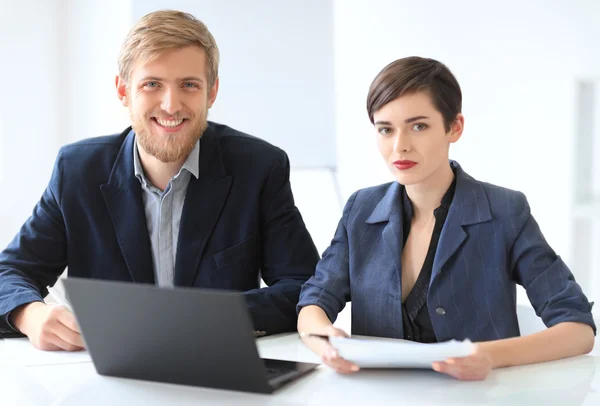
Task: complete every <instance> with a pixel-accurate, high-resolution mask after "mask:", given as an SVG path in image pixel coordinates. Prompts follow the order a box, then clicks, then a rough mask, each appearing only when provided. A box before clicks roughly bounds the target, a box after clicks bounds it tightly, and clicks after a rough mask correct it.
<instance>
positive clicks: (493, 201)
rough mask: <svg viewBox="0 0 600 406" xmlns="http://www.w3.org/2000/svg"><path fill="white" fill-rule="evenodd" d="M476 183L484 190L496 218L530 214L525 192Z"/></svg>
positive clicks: (480, 182) (485, 183) (486, 183)
mask: <svg viewBox="0 0 600 406" xmlns="http://www.w3.org/2000/svg"><path fill="white" fill-rule="evenodd" d="M475 183H477V184H479V185H480V187H481V188H482V189H483V192H484V193H485V196H486V198H487V201H488V204H489V207H490V211H491V213H492V215H493V216H494V217H496V218H498V217H513V216H515V215H519V214H522V213H524V212H526V214H528V213H529V204H528V203H527V197H526V196H525V194H524V193H523V192H521V191H519V190H514V189H510V188H508V187H504V186H499V185H496V184H493V183H489V182H483V181H475Z"/></svg>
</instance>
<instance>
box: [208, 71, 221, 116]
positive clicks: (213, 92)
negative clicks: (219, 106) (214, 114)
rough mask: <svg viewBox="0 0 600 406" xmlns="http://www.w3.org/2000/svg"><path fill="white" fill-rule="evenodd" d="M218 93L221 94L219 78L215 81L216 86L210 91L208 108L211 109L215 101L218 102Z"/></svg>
mask: <svg viewBox="0 0 600 406" xmlns="http://www.w3.org/2000/svg"><path fill="white" fill-rule="evenodd" d="M217 93H219V78H218V77H217V79H216V80H215V84H214V86H213V87H212V88H211V89H210V90H209V91H208V108H209V109H210V108H211V107H212V106H213V104H214V103H215V100H217Z"/></svg>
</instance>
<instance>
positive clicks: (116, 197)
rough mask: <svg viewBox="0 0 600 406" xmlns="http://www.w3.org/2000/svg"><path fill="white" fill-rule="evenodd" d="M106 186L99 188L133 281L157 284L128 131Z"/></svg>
mask: <svg viewBox="0 0 600 406" xmlns="http://www.w3.org/2000/svg"><path fill="white" fill-rule="evenodd" d="M122 136H123V138H124V142H123V144H122V147H121V150H120V151H119V154H118V155H117V159H116V160H115V164H114V166H113V169H112V172H111V174H110V178H109V181H108V183H107V184H104V185H102V186H100V189H101V191H102V194H103V195H104V200H105V202H106V207H107V208H108V211H109V213H110V217H111V219H112V222H113V226H114V228H115V232H116V234H117V240H118V242H119V246H120V247H121V252H122V253H123V256H124V257H125V262H126V264H127V268H128V269H129V273H130V274H131V279H132V280H133V281H134V282H139V283H152V284H153V283H154V268H153V266H152V251H151V250H150V237H149V236H148V227H147V224H146V213H145V211H144V202H143V200H142V190H141V185H140V182H139V180H138V179H137V178H136V177H135V175H134V171H133V147H134V133H133V131H131V128H128V129H127V130H125V132H123V134H122Z"/></svg>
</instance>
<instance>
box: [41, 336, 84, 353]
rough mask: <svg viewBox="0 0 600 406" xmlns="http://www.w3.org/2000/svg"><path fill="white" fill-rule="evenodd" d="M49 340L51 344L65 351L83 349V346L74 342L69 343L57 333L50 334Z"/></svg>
mask: <svg viewBox="0 0 600 406" xmlns="http://www.w3.org/2000/svg"><path fill="white" fill-rule="evenodd" d="M47 340H48V342H49V343H50V344H52V345H54V346H56V347H58V349H59V350H64V351H78V350H81V347H77V346H75V345H73V344H70V343H68V342H67V341H65V340H63V339H62V338H61V337H59V336H58V335H56V334H48V338H47Z"/></svg>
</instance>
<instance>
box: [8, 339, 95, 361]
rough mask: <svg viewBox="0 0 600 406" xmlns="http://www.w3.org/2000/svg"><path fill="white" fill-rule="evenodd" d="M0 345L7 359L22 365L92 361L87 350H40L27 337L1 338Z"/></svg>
mask: <svg viewBox="0 0 600 406" xmlns="http://www.w3.org/2000/svg"><path fill="white" fill-rule="evenodd" d="M2 345H3V346H4V354H5V356H6V357H8V361H9V362H12V363H14V364H18V365H23V366H39V365H59V364H77V363H81V362H92V358H91V357H90V354H89V353H88V352H87V351H75V352H67V351H41V350H38V349H37V348H35V347H34V346H33V345H32V344H31V343H30V342H29V340H28V339H27V338H7V339H5V340H3V343H2Z"/></svg>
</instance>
